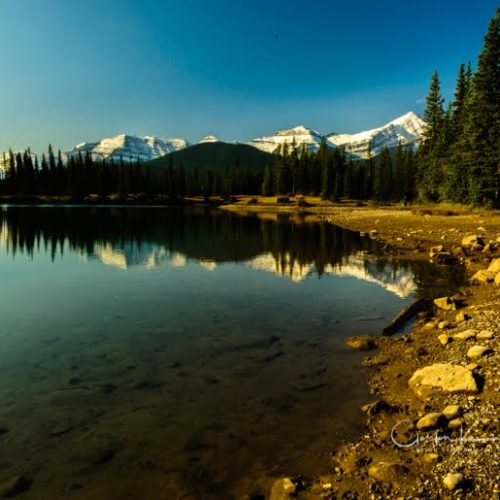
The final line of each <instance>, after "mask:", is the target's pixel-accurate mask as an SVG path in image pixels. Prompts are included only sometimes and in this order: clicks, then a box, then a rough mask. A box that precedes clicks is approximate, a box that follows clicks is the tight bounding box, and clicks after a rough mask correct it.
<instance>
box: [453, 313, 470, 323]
mask: <svg viewBox="0 0 500 500" xmlns="http://www.w3.org/2000/svg"><path fill="white" fill-rule="evenodd" d="M469 319H470V316H469V315H468V314H467V313H466V312H465V311H460V312H459V313H458V314H457V315H456V316H455V321H457V322H459V323H461V322H462V321H468V320H469Z"/></svg>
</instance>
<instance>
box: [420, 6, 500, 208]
mask: <svg viewBox="0 0 500 500" xmlns="http://www.w3.org/2000/svg"><path fill="white" fill-rule="evenodd" d="M424 120H425V121H426V123H427V127H426V130H425V134H424V137H423V140H422V144H421V146H420V148H419V151H418V161H417V163H418V169H417V190H418V196H419V198H420V199H421V200H428V201H434V202H439V201H453V202H460V203H468V204H472V205H483V206H494V207H498V206H500V10H497V12H496V14H495V16H494V17H493V19H492V20H491V22H490V24H489V27H488V31H487V33H486V35H485V38H484V46H483V49H482V51H481V53H480V55H479V58H478V63H477V69H476V71H475V72H473V70H472V68H471V64H470V63H469V64H467V65H465V64H462V65H461V66H460V68H459V70H458V76H457V81H456V88H455V93H454V97H453V99H452V100H451V101H450V102H449V103H448V105H447V106H446V109H445V100H444V98H443V96H442V95H441V89H440V81H439V75H438V73H437V72H434V74H433V75H432V79H431V84H430V88H429V93H428V96H427V99H426V108H425V113H424Z"/></svg>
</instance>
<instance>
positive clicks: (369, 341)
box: [345, 336, 377, 351]
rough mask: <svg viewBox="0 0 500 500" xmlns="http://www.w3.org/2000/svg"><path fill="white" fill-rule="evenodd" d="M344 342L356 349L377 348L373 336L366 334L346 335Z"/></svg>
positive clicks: (368, 349) (367, 349)
mask: <svg viewBox="0 0 500 500" xmlns="http://www.w3.org/2000/svg"><path fill="white" fill-rule="evenodd" d="M345 342H346V344H347V345H348V346H349V347H350V348H351V349H355V350H356V351H371V350H373V349H376V348H377V343H376V342H375V340H374V338H373V337H368V336H358V337H348V338H347V339H346V341H345Z"/></svg>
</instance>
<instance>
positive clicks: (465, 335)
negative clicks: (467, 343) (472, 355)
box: [453, 330, 476, 340]
mask: <svg viewBox="0 0 500 500" xmlns="http://www.w3.org/2000/svg"><path fill="white" fill-rule="evenodd" d="M453 338H454V339H456V340H469V339H474V338H476V332H475V331H474V330H464V331H463V332H459V333H456V334H455V335H454V337H453Z"/></svg>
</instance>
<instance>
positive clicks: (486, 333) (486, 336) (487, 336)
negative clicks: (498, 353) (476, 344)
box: [476, 330, 494, 340]
mask: <svg viewBox="0 0 500 500" xmlns="http://www.w3.org/2000/svg"><path fill="white" fill-rule="evenodd" d="M493 335H494V334H493V332H492V331H490V330H483V331H482V332H479V333H478V334H477V335H476V338H477V339H478V340H491V339H492V338H493Z"/></svg>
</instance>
